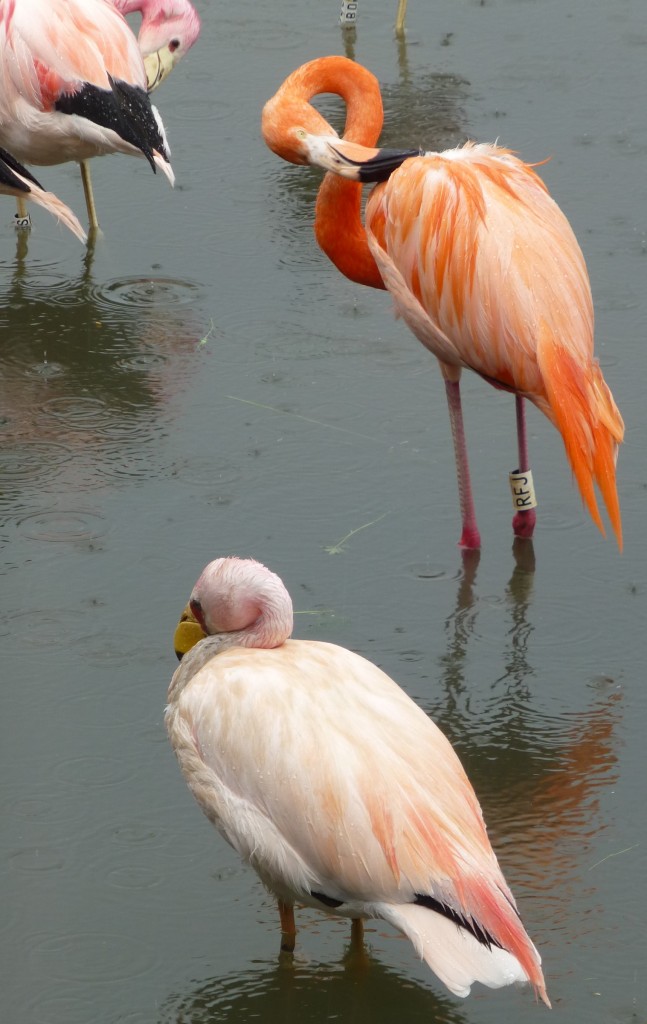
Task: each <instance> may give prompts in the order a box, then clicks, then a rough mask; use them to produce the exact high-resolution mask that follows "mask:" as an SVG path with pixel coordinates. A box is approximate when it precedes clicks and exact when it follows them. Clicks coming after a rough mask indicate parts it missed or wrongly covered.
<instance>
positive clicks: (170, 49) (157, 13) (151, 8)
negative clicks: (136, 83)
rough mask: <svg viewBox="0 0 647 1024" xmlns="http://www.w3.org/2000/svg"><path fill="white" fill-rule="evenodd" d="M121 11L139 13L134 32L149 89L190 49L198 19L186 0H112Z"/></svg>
mask: <svg viewBox="0 0 647 1024" xmlns="http://www.w3.org/2000/svg"><path fill="white" fill-rule="evenodd" d="M112 3H113V4H114V6H115V7H116V8H117V10H118V11H121V13H122V14H124V15H125V14H132V13H138V14H141V16H142V21H141V25H140V27H139V32H138V34H137V42H138V44H139V49H140V51H141V54H142V56H143V58H144V67H145V68H146V78H147V80H148V91H149V92H152V91H153V89H156V88H157V86H158V85H160V84H161V83H162V82H163V81H164V79H165V78H166V77H167V76H168V75H169V74H170V73H171V71H172V70H173V68H174V67H175V65H176V64H177V63H178V61H179V60H181V59H182V57H184V56H185V54H186V53H188V52H189V50H190V49H191V47H192V46H193V44H194V43H195V41H196V39H197V38H198V36H199V34H200V18H199V17H198V12H197V11H196V9H195V7H193V5H192V4H190V3H189V0H112Z"/></svg>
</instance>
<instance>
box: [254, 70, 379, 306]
mask: <svg viewBox="0 0 647 1024" xmlns="http://www.w3.org/2000/svg"><path fill="white" fill-rule="evenodd" d="M323 93H333V94H335V95H337V96H341V98H342V99H343V100H344V102H345V103H346V124H345V127H344V135H343V137H344V139H346V140H347V141H349V142H357V143H359V144H360V145H362V146H368V147H373V146H375V144H376V142H377V140H378V138H379V135H380V131H381V130H382V123H383V119H384V115H383V110H382V97H381V95H380V87H379V83H378V81H377V79H376V78H375V76H374V75H372V74H371V72H370V71H367V70H366V68H363V67H362V66H361V65H360V64H356V63H355V62H354V61H352V60H348V58H347V57H320V58H318V59H317V60H313V61H310V62H309V63H307V64H304V65H303V66H302V67H300V68H298V69H297V71H295V72H294V73H293V74H292V75H290V76H289V77H288V78H287V79H286V80H285V82H284V83H283V85H282V86H281V88H280V89H279V90H278V92H277V94H276V95H275V97H274V98H273V99H272V100H270V101H269V103H268V104H267V105H266V108H265V111H264V113H263V132H264V135H265V140H266V142H267V143H268V145H269V146H270V148H271V149H273V150H274V151H275V152H277V153H278V154H279V156H282V157H283V158H284V159H287V160H292V161H293V162H295V163H306V162H307V160H306V159H305V158H304V157H303V155H300V154H299V152H298V148H295V143H294V141H293V139H294V131H295V128H299V127H304V128H305V127H307V128H308V130H310V131H314V132H316V133H320V134H322V135H335V134H336V133H335V132H334V130H333V129H332V128H331V126H330V125H329V124H328V123H327V122H326V121H325V120H324V118H323V117H322V116H321V115H320V114H319V113H318V111H316V110H315V108H314V107H313V106H312V105H311V103H310V100H311V99H312V98H313V97H314V96H319V95H321V94H323ZM297 146H298V144H297ZM361 203H362V185H361V184H359V183H358V182H354V181H348V180H346V179H344V178H340V177H338V176H337V175H335V174H331V173H328V174H326V176H325V177H324V180H323V182H322V184H321V188H320V189H319V194H318V196H317V204H316V208H315V225H314V229H315V235H316V238H317V242H318V243H319V246H320V247H321V249H323V251H324V252H325V253H326V255H327V256H328V258H329V259H330V260H331V261H332V262H333V263H334V264H335V266H336V267H337V268H338V269H339V270H340V271H341V272H342V274H344V275H345V277H348V278H350V280H351V281H356V282H357V283H358V284H365V285H369V286H370V287H372V288H384V287H385V286H384V282H383V281H382V278H381V276H380V272H379V270H378V269H377V265H376V263H375V260H374V259H373V256H372V254H371V251H370V249H369V246H368V241H367V238H366V231H365V229H364V226H363V224H362V217H361Z"/></svg>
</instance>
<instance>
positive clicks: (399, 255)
mask: <svg viewBox="0 0 647 1024" xmlns="http://www.w3.org/2000/svg"><path fill="white" fill-rule="evenodd" d="M328 92H330V93H336V94H338V95H340V96H342V97H343V99H344V100H345V102H346V105H347V113H346V127H345V130H344V136H343V138H342V139H340V138H339V137H338V135H337V133H336V132H335V131H334V129H333V128H332V127H331V126H330V125H329V124H328V123H327V122H326V121H325V120H324V118H323V117H322V116H321V114H319V113H318V111H317V110H315V108H314V107H313V106H312V105H311V103H310V100H311V99H312V97H313V96H316V95H318V94H320V93H328ZM382 121H383V114H382V101H381V96H380V88H379V84H378V82H377V79H376V78H375V77H374V76H373V75H372V74H371V73H370V72H369V71H367V70H366V69H365V68H363V67H361V65H359V64H356V63H354V62H353V61H350V60H348V59H347V58H345V57H323V58H320V59H318V60H314V61H310V62H309V63H308V64H304V65H303V66H302V67H300V68H298V69H297V70H296V71H294V72H293V73H292V74H291V75H290V76H289V77H288V78H287V79H286V81H285V82H284V83H283V85H282V86H281V88H280V89H279V90H278V92H277V93H276V95H275V96H274V97H273V98H272V99H271V100H269V102H268V103H267V104H266V105H265V108H264V110H263V119H262V128H263V135H264V138H265V141H266V143H267V145H268V146H269V147H270V149H272V150H273V151H274V152H275V153H277V154H278V155H279V156H280V157H282V158H283V159H284V160H288V161H290V162H291V163H295V164H312V165H316V166H319V167H323V168H324V169H325V170H327V171H328V172H332V173H328V174H326V176H325V177H324V180H323V183H322V185H321V188H320V190H319V194H318V197H317V204H316V210H315V234H316V237H317V241H318V242H319V245H320V246H321V248H322V249H323V250H324V252H325V253H326V254H327V255H328V256H329V258H330V259H331V260H332V262H333V263H335V265H336V266H337V267H338V268H339V269H340V270H341V272H342V273H343V274H345V275H346V277H349V278H350V279H351V280H352V281H357V282H359V283H360V284H366V285H369V286H371V287H373V288H387V289H388V290H389V292H390V293H391V295H392V296H393V299H394V302H395V308H396V311H397V313H399V314H400V315H401V316H402V317H403V319H404V320H405V322H406V323H407V325H408V326H409V327H410V329H411V330H412V331H413V333H414V334H415V336H416V337H417V338H418V339H419V341H421V342H422V344H423V345H425V346H426V348H428V349H429V350H430V351H431V352H432V353H433V354H434V355H435V356H436V357H437V358H438V360H439V361H440V367H441V371H442V373H443V377H444V378H445V387H446V392H447V399H448V404H449V415H450V422H451V427H452V435H453V439H454V448H455V456H456V466H457V473H458V489H459V496H460V506H461V517H462V534H461V538H460V544H461V545H462V546H463V547H466V548H478V547H480V544H481V538H480V534H479V530H478V526H477V522H476V514H475V509H474V501H473V497H472V489H471V484H470V478H469V468H468V461H467V447H466V443H465V435H464V429H463V419H462V411H461V401H460V390H459V379H460V375H461V371H462V369H463V368H464V367H466V368H468V369H471V370H474V371H475V372H476V373H478V374H480V375H481V376H482V377H483V378H485V380H487V381H488V382H489V383H490V384H493V385H494V386H495V387H497V388H502V389H503V390H506V391H511V392H513V393H514V394H515V396H516V408H517V431H518V456H519V470H520V471H521V473H522V474H526V475H527V473H528V471H529V461H528V448H527V438H526V425H525V407H524V398H527V399H529V400H530V401H531V402H533V403H534V404H535V405H536V406H537V407H538V408H539V409H540V410H541V411H542V412H543V413H544V415H546V416H547V417H548V419H549V420H550V421H551V422H552V423H553V424H554V425H555V426H556V427H557V429H558V430H559V432H560V433H561V435H562V439H563V441H564V445H565V448H566V454H567V456H568V459H569V461H570V464H571V467H572V469H573V473H574V475H575V478H576V480H577V483H578V486H579V489H580V492H581V495H582V498H583V501H584V503H585V505H586V507H587V508H588V510H589V512H590V514H591V517H592V518H593V521H594V522H595V523H596V525H597V526H598V527H599V528H600V530H601V531H602V533H604V527H603V525H602V520H601V518H600V514H599V511H598V507H597V503H596V498H595V492H594V482H595V483H597V485H598V487H599V489H600V491H601V493H602V497H603V499H604V502H605V505H606V508H607V512H608V514H609V518H610V520H611V525H612V527H613V530H614V532H615V535H616V538H617V541H618V545H619V547H620V548H622V526H621V519H620V506H619V502H618V494H617V489H616V479H615V463H616V458H617V449H618V445H619V444H620V442H621V441H622V439H623V434H624V425H623V422H622V418H621V416H620V413H619V411H618V409H617V407H616V405H615V402H614V400H613V396H612V394H611V392H610V390H609V388H608V387H607V384H606V382H605V380H604V377H603V376H602V371H601V370H600V367H599V365H598V362H597V360H596V359H594V358H593V305H592V300H591V290H590V285H589V279H588V274H587V270H586V265H585V262H584V257H583V255H582V252H581V250H580V247H579V245H578V243H577V240H576V238H575V236H574V234H573V231H572V230H571V227H570V225H569V223H568V221H567V219H566V217H565V216H564V214H563V213H562V212H561V210H560V209H559V207H558V206H557V204H556V203H555V202H554V201H553V200H552V199H551V197H550V196H549V194H548V191H547V189H546V186H545V185H544V184H543V182H542V181H541V179H540V178H539V177H538V176H537V174H536V173H535V172H534V170H533V169H532V168H531V167H530V166H529V165H528V164H524V163H522V161H521V160H519V159H518V158H517V157H516V156H514V155H513V154H512V153H511V152H510V151H509V150H507V149H502V148H501V147H499V146H495V145H485V144H480V145H475V144H474V143H467V144H466V145H465V146H464V147H463V148H462V149H452V150H447V151H446V152H444V153H424V154H422V153H414V152H413V151H411V150H409V151H404V152H400V153H398V152H390V151H387V150H382V151H380V150H377V149H375V148H373V147H375V144H376V142H377V139H378V137H379V134H380V131H381V128H382ZM407 158H408V159H407ZM394 168H396V169H395V170H394ZM391 172H393V173H391ZM389 174H390V177H389ZM387 178H388V180H385V179H387ZM368 181H380V182H382V184H378V185H377V187H376V188H375V189H374V190H373V192H372V193H371V196H370V198H369V200H368V203H367V205H366V213H365V223H366V227H364V226H363V225H362V221H361V193H362V183H363V182H368ZM534 526H535V511H534V508H532V509H524V510H521V511H519V512H517V513H516V514H515V517H514V519H513V528H514V531H515V534H516V535H517V536H520V537H530V536H532V533H533V529H534Z"/></svg>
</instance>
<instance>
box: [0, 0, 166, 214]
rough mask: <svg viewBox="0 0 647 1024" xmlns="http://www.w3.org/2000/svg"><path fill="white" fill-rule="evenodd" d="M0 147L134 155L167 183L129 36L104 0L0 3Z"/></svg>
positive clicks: (21, 151)
mask: <svg viewBox="0 0 647 1024" xmlns="http://www.w3.org/2000/svg"><path fill="white" fill-rule="evenodd" d="M0 144H2V145H4V146H6V147H7V149H9V150H10V152H12V153H14V154H15V155H16V156H17V157H18V159H20V160H24V161H25V162H26V163H33V164H41V165H48V164H59V163H65V162H66V161H68V160H78V161H80V162H81V169H82V174H83V183H84V189H85V195H86V204H87V207H88V215H89V218H90V226H91V227H92V228H97V227H98V220H97V216H96V208H95V205H94V198H93V195H92V186H91V182H90V174H89V168H88V166H87V163H86V161H87V160H89V159H90V157H93V156H101V155H102V154H106V153H126V154H128V155H130V156H140V157H141V156H144V157H145V158H146V159H147V160H148V162H149V163H150V165H151V167H152V169H153V170H154V171H155V170H156V169H157V168H159V169H160V170H161V171H162V172H163V173H164V174H165V175H166V177H167V178H168V179H169V181H170V182H171V184H173V182H174V176H173V171H172V170H171V165H170V163H169V149H168V144H167V142H166V136H165V133H164V128H163V125H162V122H161V120H160V118H159V115H158V113H157V111H156V110H155V107H152V106H151V103H150V100H149V99H148V96H147V81H146V72H145V70H144V64H143V60H142V56H141V53H140V52H139V48H138V46H137V41H136V39H135V37H134V35H133V33H132V32H131V30H130V28H129V27H128V25H127V23H126V21H125V20H124V18H123V17H122V15H121V14H120V13H119V12H118V11H117V10H115V8H114V7H113V6H112V4H111V3H110V0H12V2H11V3H3V4H2V5H1V6H0Z"/></svg>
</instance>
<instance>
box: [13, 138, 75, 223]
mask: <svg viewBox="0 0 647 1024" xmlns="http://www.w3.org/2000/svg"><path fill="white" fill-rule="evenodd" d="M0 194H2V195H3V196H13V197H14V198H15V199H21V200H24V199H30V200H31V201H32V202H34V203H37V204H38V206H42V207H43V209H45V210H47V211H48V213H51V214H52V216H54V217H56V218H58V220H60V221H61V222H62V223H63V224H65V227H67V228H69V229H70V231H71V232H72V233H73V234H75V235H76V237H77V238H79V239H80V240H81V241H82V242H84V241H85V237H86V236H85V231H84V230H83V228H82V227H81V225H80V224H79V221H78V219H77V217H76V216H75V215H74V214H73V213H72V211H71V210H70V208H69V206H66V205H65V203H62V202H61V200H60V199H58V198H57V197H56V196H55V195H54V193H53V192H46V191H45V190H44V188H43V187H42V185H40V184H39V182H38V181H36V179H35V178H34V176H33V175H32V174H30V173H29V171H28V170H27V169H26V168H25V167H23V166H22V164H19V163H18V161H17V160H14V158H13V157H12V156H11V154H10V153H7V152H6V151H5V150H4V149H0Z"/></svg>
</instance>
